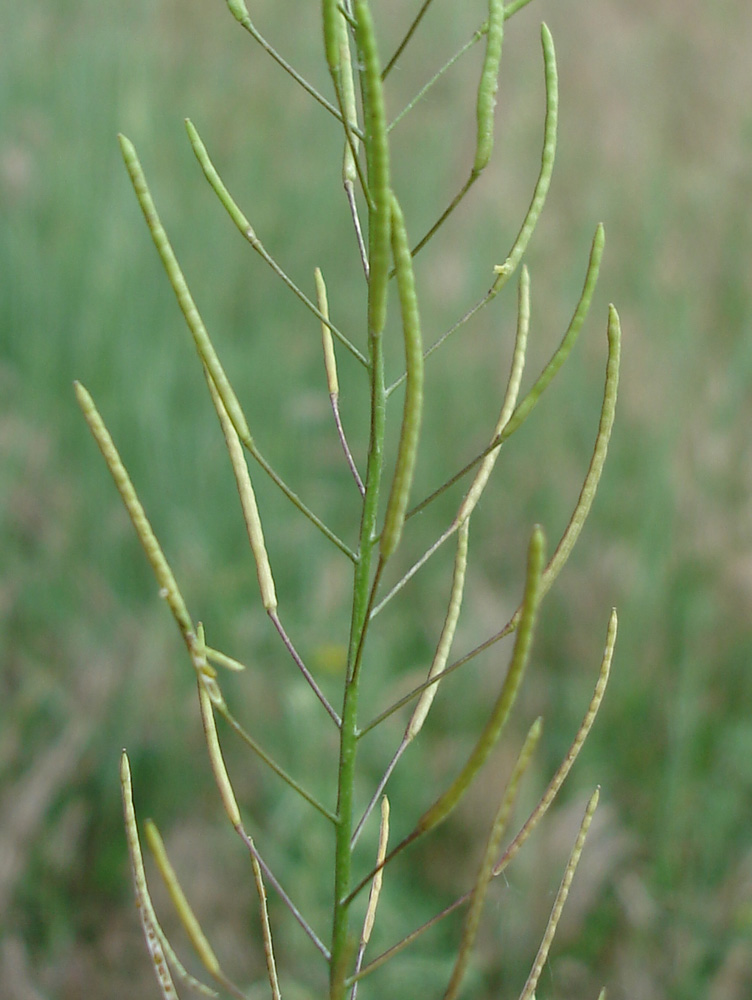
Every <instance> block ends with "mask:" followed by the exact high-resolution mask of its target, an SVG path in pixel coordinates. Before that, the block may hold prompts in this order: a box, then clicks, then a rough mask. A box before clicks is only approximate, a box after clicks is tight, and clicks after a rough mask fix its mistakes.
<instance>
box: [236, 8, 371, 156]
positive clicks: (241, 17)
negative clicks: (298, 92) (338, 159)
mask: <svg viewBox="0 0 752 1000" xmlns="http://www.w3.org/2000/svg"><path fill="white" fill-rule="evenodd" d="M228 6H229V8H230V10H231V11H232V14H233V17H235V19H236V20H237V21H238V22H239V23H240V24H241V25H242V26H243V27H244V28H245V30H246V31H247V32H248V34H249V35H250V36H251V37H252V38H253V39H254V41H256V42H258V44H259V45H260V46H261V48H262V49H264V51H265V52H267V53H268V54H269V55H270V56H271V57H272V59H273V60H274V61H275V62H276V63H277V65H278V66H280V67H281V68H282V69H283V70H284V71H285V73H287V74H289V76H291V77H292V78H293V80H295V82H296V83H298V84H300V86H301V87H302V88H303V90H305V91H306V93H308V94H310V95H311V97H312V98H313V99H314V100H315V101H317V102H318V103H319V104H320V105H321V107H322V108H326V110H327V111H328V112H329V114H331V115H333V116H334V117H335V118H336V119H337V121H339V122H341V121H342V116H341V114H340V112H339V111H337V109H336V108H335V107H334V105H333V104H330V103H329V101H327V99H326V98H325V97H324V96H323V94H320V93H319V92H318V90H316V88H315V87H313V86H312V85H311V84H310V83H309V82H308V81H307V80H306V79H304V78H303V77H302V76H301V75H300V73H298V71H297V70H296V69H295V67H294V66H292V65H291V64H290V63H289V62H288V61H287V60H286V59H285V58H284V56H282V55H280V54H279V52H277V50H276V49H275V48H273V46H271V45H270V44H269V42H267V40H266V39H265V38H264V36H263V35H262V34H261V33H260V32H259V31H258V30H257V29H256V27H255V26H254V24H253V22H252V21H251V18H250V16H249V14H248V9H247V8H246V5H245V2H244V0H228ZM354 131H355V132H356V134H357V135H358V138H361V139H362V138H363V137H362V135H361V134H360V132H359V130H357V129H354Z"/></svg>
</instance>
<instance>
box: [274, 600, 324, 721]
mask: <svg viewBox="0 0 752 1000" xmlns="http://www.w3.org/2000/svg"><path fill="white" fill-rule="evenodd" d="M267 614H268V615H269V618H270V619H271V621H272V624H273V625H274V627H275V628H276V630H277V632H278V633H279V637H280V639H281V640H282V642H283V643H284V645H285V649H286V650H287V651H288V653H289V654H290V656H291V657H292V658H293V660H294V662H295V665H296V666H297V668H298V670H299V671H300V672H301V674H302V675H303V677H304V678H305V679H306V682H307V683H308V686H309V687H310V688H311V690H312V691H313V693H314V694H315V695H316V697H317V698H318V700H319V701H320V702H321V704H322V705H323V706H324V708H325V709H326V711H327V713H328V714H329V716H330V717H331V719H332V720H333V721H334V724H335V726H336V727H337V728H338V729H339V727H340V726H341V725H342V721H341V719H340V717H339V716H338V715H337V713H336V712H335V710H334V709H333V708H332V706H331V705H330V704H329V700H328V699H327V697H326V695H325V694H324V692H323V691H322V690H321V688H320V687H319V686H318V684H317V683H316V680H315V678H314V676H313V674H312V673H311V671H310V670H309V669H308V667H307V666H306V665H305V663H304V662H303V660H302V658H301V656H300V653H298V651H297V649H296V648H295V646H294V645H293V643H292V639H290V637H289V635H288V634H287V632H286V631H285V630H284V628H283V626H282V622H281V621H280V620H279V615H278V614H277V612H276V611H275V610H274V609H270V610H269V611H267Z"/></svg>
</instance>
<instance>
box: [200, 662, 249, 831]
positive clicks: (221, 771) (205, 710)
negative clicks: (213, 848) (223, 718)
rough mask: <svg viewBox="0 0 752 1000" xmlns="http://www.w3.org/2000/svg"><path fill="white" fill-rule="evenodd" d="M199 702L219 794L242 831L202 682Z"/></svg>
mask: <svg viewBox="0 0 752 1000" xmlns="http://www.w3.org/2000/svg"><path fill="white" fill-rule="evenodd" d="M198 702H199V706H200V708H201V721H202V723H203V726H204V736H205V737H206V746H207V748H208V750H209V763H210V764H211V769H212V773H213V774H214V780H215V781H216V783H217V788H218V789H219V794H220V796H221V798H222V805H223V806H224V807H225V812H226V813H227V816H228V818H229V820H230V822H231V823H232V825H233V826H234V827H235V829H236V830H240V829H241V827H242V823H241V819H240V809H239V808H238V803H237V800H236V799H235V793H234V792H233V790H232V785H231V784H230V777H229V775H228V774H227V768H226V767H225V761H224V758H223V756H222V750H221V748H220V746H219V737H218V736H217V726H216V723H215V721H214V709H213V707H212V701H211V698H210V697H209V695H208V693H207V691H206V688H205V687H204V685H203V684H201V682H199V685H198Z"/></svg>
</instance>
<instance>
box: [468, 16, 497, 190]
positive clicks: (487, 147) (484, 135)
mask: <svg viewBox="0 0 752 1000" xmlns="http://www.w3.org/2000/svg"><path fill="white" fill-rule="evenodd" d="M503 40H504V3H503V0H489V3H488V31H487V32H486V54H485V56H484V59H483V69H482V70H481V74H480V83H479V85H478V100H477V104H476V121H477V128H478V135H477V139H476V142H475V162H474V164H473V174H475V175H477V174H479V173H480V172H481V170H483V169H484V168H485V167H486V166H487V165H488V161H489V160H490V159H491V152H492V150H493V128H494V108H495V107H496V92H497V90H498V88H499V66H500V65H501V43H502V41H503Z"/></svg>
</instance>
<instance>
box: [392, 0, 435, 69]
mask: <svg viewBox="0 0 752 1000" xmlns="http://www.w3.org/2000/svg"><path fill="white" fill-rule="evenodd" d="M432 2H433V0H423V6H422V7H421V8H420V10H419V11H418V13H417V14H416V15H415V17H414V18H413V21H412V24H411V25H410V27H409V28H408V29H407V32H406V33H405V37H404V38H403V39H402V41H401V42H400V43H399V45H398V46H397V48H396V50H395V52H394V55H393V56H392V58H391V59H390V60H389V62H388V63H387V64H386V66H385V67H384V69H383V70H382V71H381V79H382V80H386V78H387V77H388V76H389V73H390V72H391V70H392V67H393V66H394V64H395V63H396V62H397V60H398V59H399V57H400V56H401V55H402V53H403V52H404V51H405V46H406V45H407V43H408V42H409V41H410V39H411V38H412V37H413V35H414V34H415V30H416V28H417V27H418V25H419V24H420V22H421V21H422V20H423V16H424V14H425V13H426V11H427V10H428V8H429V7H430V6H431V3H432Z"/></svg>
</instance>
